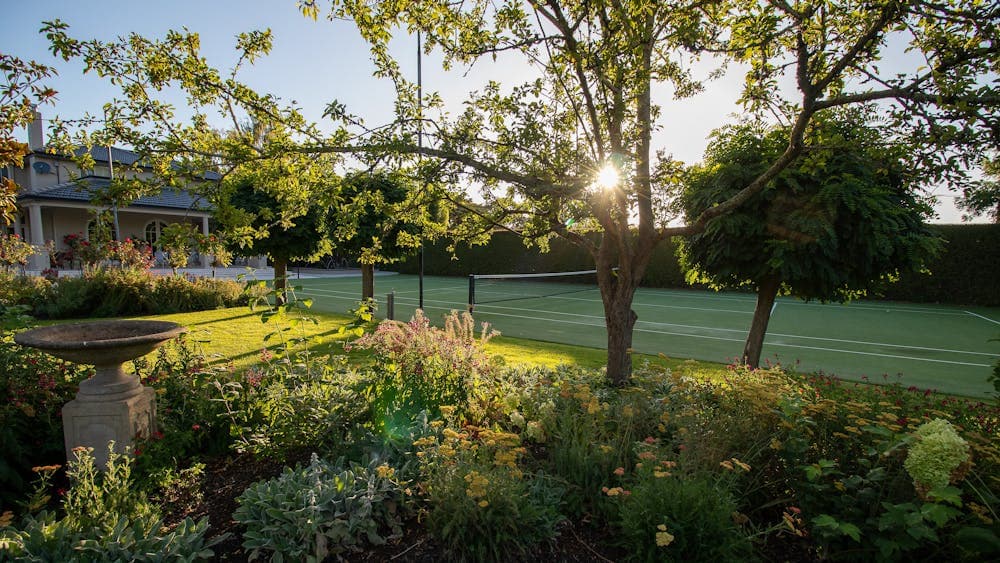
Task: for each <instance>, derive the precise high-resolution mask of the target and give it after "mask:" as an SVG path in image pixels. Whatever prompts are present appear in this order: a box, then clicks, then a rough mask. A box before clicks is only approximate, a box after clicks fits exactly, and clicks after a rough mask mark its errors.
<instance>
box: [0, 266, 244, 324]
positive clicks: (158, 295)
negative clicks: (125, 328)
mask: <svg viewBox="0 0 1000 563" xmlns="http://www.w3.org/2000/svg"><path fill="white" fill-rule="evenodd" d="M248 301H249V299H248V298H247V297H246V296H245V295H244V292H243V286H242V285H240V284H239V283H237V282H235V281H232V280H216V279H209V278H196V279H194V280H189V279H186V278H184V277H180V276H168V277H156V276H153V275H152V274H151V273H149V272H147V271H141V270H112V269H109V270H104V269H102V270H95V271H92V272H87V273H85V274H84V275H83V276H81V277H63V278H57V279H55V280H52V281H50V280H47V279H45V278H40V277H19V276H14V275H12V274H7V273H0V305H7V306H10V305H26V306H28V307H29V308H30V314H31V315H32V316H34V317H36V318H47V319H72V318H89V317H119V316H128V315H162V314H167V313H182V312H188V311H204V310H207V309H217V308H222V307H235V306H237V305H245V304H247V303H248Z"/></svg>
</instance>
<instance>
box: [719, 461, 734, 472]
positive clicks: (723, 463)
mask: <svg viewBox="0 0 1000 563" xmlns="http://www.w3.org/2000/svg"><path fill="white" fill-rule="evenodd" d="M719 465H721V466H722V467H725V468H726V469H728V470H730V471H735V470H736V468H734V467H733V463H732V462H731V461H729V460H728V459H727V460H725V461H720V462H719Z"/></svg>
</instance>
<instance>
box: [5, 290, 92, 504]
mask: <svg viewBox="0 0 1000 563" xmlns="http://www.w3.org/2000/svg"><path fill="white" fill-rule="evenodd" d="M23 311H24V308H23V307H20V308H19V307H5V306H3V305H0V451H3V455H2V456H0V505H7V504H9V503H11V502H13V501H14V500H16V499H18V498H20V497H21V496H22V495H23V494H24V493H25V491H26V484H27V480H28V479H29V478H30V476H31V468H32V467H34V466H39V465H48V464H51V463H59V462H61V461H62V460H63V459H65V452H64V450H63V427H62V419H61V418H60V413H61V410H62V406H63V405H64V404H65V403H66V402H67V401H70V400H71V399H73V397H74V396H75V394H76V389H77V386H78V384H79V382H80V381H81V380H83V379H85V378H86V377H87V376H88V375H89V373H90V370H89V369H88V368H85V367H83V366H79V365H74V364H67V363H65V362H63V361H61V360H56V359H55V358H53V357H52V356H49V355H48V354H45V353H44V352H41V351H40V350H36V349H33V348H24V347H21V346H18V345H17V344H15V343H14V333H15V332H17V331H20V330H22V329H25V328H29V326H30V323H31V319H30V317H27V316H25V315H23V314H22V313H23Z"/></svg>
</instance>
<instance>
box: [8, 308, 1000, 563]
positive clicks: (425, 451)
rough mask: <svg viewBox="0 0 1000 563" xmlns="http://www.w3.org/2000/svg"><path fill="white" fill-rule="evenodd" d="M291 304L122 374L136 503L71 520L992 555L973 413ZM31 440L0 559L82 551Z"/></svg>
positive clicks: (495, 539) (234, 545) (532, 551)
mask: <svg viewBox="0 0 1000 563" xmlns="http://www.w3.org/2000/svg"><path fill="white" fill-rule="evenodd" d="M271 302H272V303H273V301H271ZM304 305H305V303H302V302H300V301H298V300H295V299H294V298H293V299H291V300H290V301H289V302H288V303H286V304H285V305H283V306H281V307H273V306H270V305H268V306H264V307H263V308H259V309H257V310H256V311H255V312H254V315H252V316H246V317H244V316H243V312H241V311H240V310H238V309H229V310H223V311H212V312H206V313H203V314H202V315H204V317H202V318H203V319H204V320H206V321H207V320H208V319H217V320H218V322H220V323H222V324H226V323H235V326H236V327H237V328H238V327H239V326H241V325H240V323H244V322H247V323H249V322H251V321H252V322H254V323H256V324H257V325H258V326H259V327H261V329H262V330H263V334H264V336H261V337H260V340H258V342H257V343H258V344H259V345H260V348H259V349H258V350H257V351H256V352H254V353H253V357H254V359H253V361H252V362H248V363H247V365H246V367H245V368H241V367H237V364H236V363H235V362H230V361H226V360H224V359H222V358H216V359H215V361H214V362H213V361H212V360H213V358H211V357H210V355H211V353H208V354H206V353H205V352H204V351H203V350H201V346H202V345H203V344H202V343H199V342H198V341H197V340H198V339H197V338H196V333H195V334H190V335H188V337H186V338H185V339H181V340H178V341H176V342H174V343H171V344H170V345H168V346H166V347H165V348H164V349H162V350H161V351H159V352H157V353H156V354H155V355H153V356H151V357H149V358H147V359H145V360H143V361H140V362H138V363H137V366H136V367H137V369H138V371H139V373H140V374H141V375H142V377H143V379H144V381H145V383H146V384H147V385H150V386H151V387H153V388H154V389H156V392H157V397H158V403H159V422H160V426H159V430H158V432H157V433H156V434H154V435H153V436H148V437H143V439H142V440H140V441H139V442H137V443H136V446H135V448H134V450H133V452H132V456H131V459H129V458H123V460H122V463H123V464H125V467H126V469H127V471H121V470H119V471H117V472H115V473H113V477H111V480H112V481H113V482H120V481H123V480H124V481H127V482H128V483H129V488H128V490H129V491H133V492H134V493H135V494H136V495H138V496H135V497H131V496H129V497H127V498H126V497H123V496H120V494H119V493H120V491H122V490H124V488H123V487H121V486H120V485H115V486H110V485H108V486H104V488H103V489H102V490H105V491H109V492H108V494H106V495H104V496H98V497H97V500H95V501H94V502H95V503H98V504H99V506H97V507H96V508H94V507H92V508H90V509H88V510H91V512H92V513H100V514H105V513H107V514H109V515H112V516H108V520H107V521H106V523H107V525H108V526H109V527H107V530H110V531H108V532H107V533H108V535H109V536H110V537H125V538H126V540H127V541H126V540H123V542H124V543H123V545H125V546H126V547H125V548H123V549H131V548H129V547H127V546H129V545H142V546H156V545H160V543H161V542H166V543H170V545H176V546H179V547H177V549H183V550H186V551H184V553H186V554H187V555H188V556H191V557H195V558H198V557H208V556H209V555H208V552H207V551H206V550H212V551H213V552H214V555H213V556H214V557H217V558H222V559H234V560H235V559H241V558H244V557H247V556H249V555H250V554H255V555H256V556H257V557H258V558H264V559H268V558H269V559H271V560H284V559H305V558H307V557H312V558H314V559H315V560H321V559H323V558H324V557H328V558H329V557H338V556H339V557H343V558H346V559H348V560H364V559H387V558H389V557H393V556H396V555H399V556H400V557H399V559H400V560H413V561H416V560H427V559H432V558H436V559H441V558H448V559H449V560H468V561H498V560H509V559H510V558H511V557H515V558H524V559H528V558H540V557H541V558H556V559H562V560H593V559H599V558H607V559H611V560H706V561H708V560H712V561H717V560H759V559H765V560H766V559H783V560H789V559H791V560H818V559H838V560H873V559H875V560H897V559H904V558H905V559H908V560H909V559H916V560H925V559H935V558H937V559H940V558H941V557H944V556H947V557H949V558H950V559H955V560H981V559H989V558H992V557H996V556H997V554H998V553H1000V545H998V544H1000V540H998V529H997V526H998V524H997V522H998V519H997V507H998V493H1000V453H998V450H997V446H996V444H995V437H996V433H997V425H998V420H1000V410H998V407H997V406H996V404H994V403H991V402H973V401H968V400H964V399H957V398H953V397H947V396H941V395H937V394H934V393H930V392H925V391H923V390H919V389H909V388H903V387H902V386H900V385H898V384H892V383H891V382H883V383H884V384H883V385H866V384H854V383H845V382H842V381H840V380H837V379H836V378H833V377H829V376H823V375H813V376H802V375H797V374H790V373H786V372H783V371H781V370H780V369H769V370H757V371H752V370H748V369H746V368H743V367H740V366H735V365H734V366H730V367H729V368H726V367H711V366H707V365H705V364H701V363H697V362H670V363H669V364H668V365H665V362H659V363H654V362H652V361H647V362H642V363H640V364H639V365H638V366H637V367H636V369H635V374H636V377H635V379H634V380H633V381H632V383H631V384H630V385H629V386H626V387H614V386H611V385H609V384H608V382H607V379H606V378H605V377H604V374H603V373H602V371H601V370H600V369H599V368H594V367H590V366H571V365H562V366H558V367H555V366H549V365H526V364H524V363H518V364H514V365H510V364H509V363H505V362H503V361H501V360H500V359H498V358H495V357H491V355H490V354H489V353H488V350H490V346H491V345H493V344H495V343H496V340H497V339H493V340H491V341H490V342H488V343H486V341H487V340H490V332H489V330H488V329H487V330H485V335H484V329H483V327H473V325H472V323H471V319H469V318H467V317H464V316H461V315H458V314H453V315H451V316H450V317H449V318H448V320H447V321H446V323H445V327H443V328H436V327H434V326H433V325H432V324H431V323H429V322H427V319H426V318H424V317H422V316H417V317H415V318H413V319H411V320H410V321H409V322H407V323H399V322H386V323H382V324H380V325H377V326H376V325H374V324H372V323H370V322H368V321H370V320H371V316H370V311H369V310H368V309H365V308H362V309H359V312H358V315H359V316H358V318H357V319H355V320H354V321H353V322H349V321H350V319H344V318H341V319H340V320H339V321H337V322H330V320H329V319H325V320H322V321H321V320H318V319H313V320H310V319H311V317H312V316H311V315H309V313H308V311H307V310H306V309H305V308H304ZM262 313H263V318H265V319H267V322H266V323H261V321H260V318H261V314H262ZM187 315H193V314H187ZM189 320H191V319H190V318H189ZM314 321H315V322H314ZM248 326H249V325H248ZM359 333H362V334H363V336H360V337H358V336H357V335H358V334H359ZM320 335H322V336H324V340H325V341H326V342H325V344H323V346H321V347H317V342H316V337H317V336H320ZM344 340H349V341H351V346H350V348H351V351H350V354H351V355H350V356H345V355H344V353H343V352H342V351H339V350H338V346H337V345H336V344H337V343H338V342H342V341H344ZM207 344H208V343H204V345H207ZM484 344H485V345H484ZM517 346H521V347H525V348H528V347H529V344H528V343H527V342H518V343H517ZM5 353H9V354H10V357H15V356H17V355H19V354H27V353H28V351H25V350H13V349H10V348H6V349H5ZM557 353H561V354H572V353H574V352H573V351H572V350H571V349H569V347H562V348H560V349H558V350H557ZM5 357H6V356H5ZM18 357H19V356H18ZM19 373H21V375H20V376H18V377H21V378H28V377H30V376H33V375H32V374H29V373H27V369H25V370H23V371H22V372H19ZM35 377H37V376H35ZM62 379H63V380H67V381H69V380H70V379H71V378H69V377H68V376H64V377H62ZM66 385H67V386H69V387H70V388H72V384H71V383H66ZM45 400H46V399H44V398H42V399H38V400H37V401H38V402H45ZM17 439H23V438H17ZM49 439H50V440H58V441H57V442H56V444H58V443H59V442H61V437H60V436H58V435H54V436H52V437H50V438H49ZM53 451H54V452H55V454H54V458H53V459H51V460H38V462H37V463H38V466H37V467H36V470H37V471H36V473H37V475H38V476H40V477H43V478H41V479H39V483H38V485H39V486H38V488H37V490H36V491H35V492H34V493H32V492H31V491H28V490H27V489H26V488H25V490H24V492H23V493H22V494H21V495H20V496H19V498H14V499H11V500H10V501H8V500H6V499H5V500H4V506H3V507H2V509H0V513H2V514H3V517H2V520H0V524H2V525H3V528H2V533H3V544H2V545H3V549H2V550H0V557H17V556H19V554H21V555H23V554H25V553H28V551H27V550H28V549H32V550H36V549H37V550H46V551H37V553H61V554H70V555H72V554H76V555H77V556H80V557H85V555H83V554H87V553H90V552H89V551H87V550H88V549H96V546H98V545H101V544H97V543H93V542H94V541H98V538H96V537H93V536H91V535H87V534H84V533H83V532H81V531H80V530H81V529H82V528H80V527H79V526H78V525H77V524H72V525H71V524H69V523H66V524H60V522H64V521H65V522H78V521H80V520H79V519H80V518H81V517H80V515H79V513H80V511H79V510H78V509H77V508H74V507H76V506H78V505H77V504H74V503H75V502H76V501H74V500H73V499H74V498H78V497H75V496H74V494H75V493H70V492H63V493H60V492H59V491H58V490H57V489H59V488H64V489H66V490H67V491H72V490H73V489H72V487H80V486H81V485H78V484H76V483H80V482H82V481H86V480H82V479H80V478H79V477H78V475H79V474H80V469H78V467H79V466H76V465H73V466H71V467H70V471H69V476H68V478H67V476H66V475H64V474H63V472H62V470H61V469H56V468H54V467H46V466H51V465H54V464H59V463H61V460H60V459H59V452H58V447H57V446H56V447H53ZM311 454H312V455H311ZM240 467H245V468H247V469H246V471H241V470H240V469H238V468H240ZM95 479H96V478H95ZM115 479H117V480H118V481H114V480H115ZM67 483H68V484H69V488H67V487H66V484H67ZM86 486H93V485H86ZM102 486H103V485H102ZM115 491H119V492H115ZM223 491H225V493H223ZM122 494H124V493H122ZM130 494H132V493H130ZM116 495H117V496H116ZM19 502H20V504H19ZM129 506H131V507H146V508H143V511H146V512H144V514H146V513H148V514H149V516H148V517H146V516H144V517H143V518H145V519H140V520H138V521H139V522H142V523H143V524H142V525H135V526H132V527H129V528H127V529H126V528H122V529H119V528H118V527H116V526H118V523H116V521H113V520H114V517H115V515H119V514H122V513H124V512H128V511H129V510H132V508H128V509H127V510H126V509H125V508H116V507H129ZM29 507H30V510H29ZM43 507H44V508H45V509H46V513H45V515H42V514H40V513H39V510H41V509H42V508H43ZM136 510H138V509H136ZM200 516H209V517H210V522H211V526H210V527H209V528H208V529H207V530H206V529H205V527H204V526H205V521H201V522H198V523H196V520H197V518H195V517H200ZM160 518H163V522H165V526H164V528H162V529H161V528H160V527H159V526H156V527H155V529H154V528H153V527H148V526H152V525H151V524H149V523H150V522H153V523H155V522H157V521H158V519H160ZM233 519H235V521H236V522H238V523H239V524H238V525H236V524H233V523H232V521H233ZM102 522H104V521H103V520H102ZM43 524H44V525H43ZM101 525H102V526H104V524H101ZM147 525H148V526H147ZM74 526H76V527H74ZM143 526H147V527H143ZM101 529H105V528H101ZM39 530H41V531H39ZM46 530H47V531H46ZM52 530H56V531H59V530H61V531H59V532H58V534H57V533H56V532H53V531H52ZM43 531H46V532H44V533H43ZM307 531H308V532H309V533H306V532H307ZM39 534H41V535H39ZM46 534H47V535H46ZM81 534H83V535H81ZM115 534H117V535H115ZM170 534H174V535H170ZM225 534H230V535H229V536H226V535H225ZM32 538H35V539H32ZM171 538H173V539H171ZM144 542H145V543H144ZM39 546H40V547H39ZM150 549H152V548H150ZM31 553H36V552H35V551H32V552H31ZM122 553H125V552H124V551H123V552H122ZM129 553H132V552H129Z"/></svg>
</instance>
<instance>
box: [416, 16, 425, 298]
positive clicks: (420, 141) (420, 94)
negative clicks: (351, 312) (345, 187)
mask: <svg viewBox="0 0 1000 563" xmlns="http://www.w3.org/2000/svg"><path fill="white" fill-rule="evenodd" d="M422 61H423V50H422V49H421V48H420V30H419V29H418V30H417V148H418V149H420V152H417V164H418V166H417V168H418V170H419V168H420V166H419V164H420V162H421V161H423V158H424V155H423V148H424V80H423V68H422ZM420 173H421V177H423V176H422V174H423V171H422V170H421V171H420ZM421 230H422V229H421ZM418 293H419V297H420V298H419V307H420V309H423V308H424V237H423V233H421V234H420V272H419V292H418Z"/></svg>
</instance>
